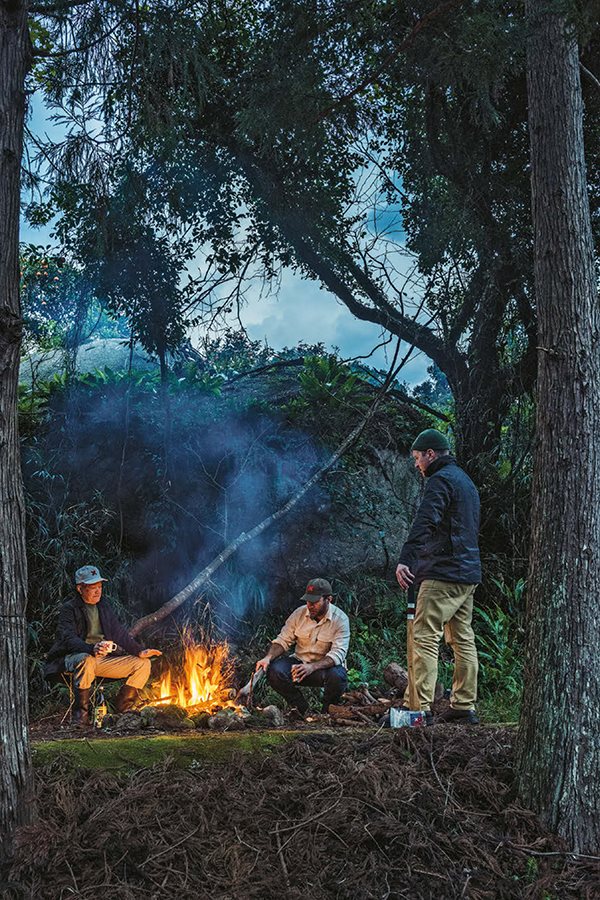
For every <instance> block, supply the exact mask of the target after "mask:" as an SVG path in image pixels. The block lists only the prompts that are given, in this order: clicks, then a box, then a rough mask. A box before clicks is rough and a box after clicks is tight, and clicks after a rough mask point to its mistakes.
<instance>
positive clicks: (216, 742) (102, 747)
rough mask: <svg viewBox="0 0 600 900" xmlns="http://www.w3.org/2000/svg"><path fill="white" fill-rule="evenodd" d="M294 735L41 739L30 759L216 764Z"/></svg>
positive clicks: (98, 764)
mask: <svg viewBox="0 0 600 900" xmlns="http://www.w3.org/2000/svg"><path fill="white" fill-rule="evenodd" d="M297 736H298V732H297V731H263V732H259V733H257V732H252V733H251V734H250V733H249V734H243V733H240V732H232V733H224V734H195V735H185V736H181V735H179V734H175V735H170V734H161V735H156V736H155V737H145V736H137V735H136V736H131V737H106V738H101V739H92V740H90V739H88V738H71V739H67V740H61V741H40V742H36V743H35V744H34V745H33V762H34V765H36V766H45V765H48V763H51V762H52V761H53V760H54V759H55V758H56V757H58V756H65V755H66V756H68V757H70V760H71V761H72V762H73V763H74V764H75V765H77V766H82V767H83V768H87V769H138V768H145V767H149V766H153V765H155V764H156V763H158V762H161V760H163V759H164V758H165V757H167V756H170V757H173V759H174V761H175V764H176V765H177V766H179V767H181V768H187V767H188V766H189V765H190V763H192V762H193V761H194V760H203V761H212V762H215V763H219V762H224V761H226V760H227V759H229V758H230V757H231V756H232V755H233V754H235V753H239V752H246V753H248V752H250V753H256V752H269V751H270V750H272V749H274V748H275V747H277V746H279V745H281V744H283V743H285V742H286V741H289V740H291V739H292V738H295V737H297Z"/></svg>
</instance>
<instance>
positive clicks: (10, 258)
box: [0, 0, 31, 860]
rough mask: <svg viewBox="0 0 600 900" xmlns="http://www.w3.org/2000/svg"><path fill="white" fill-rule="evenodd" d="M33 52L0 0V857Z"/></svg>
mask: <svg viewBox="0 0 600 900" xmlns="http://www.w3.org/2000/svg"><path fill="white" fill-rule="evenodd" d="M29 59H30V45H29V35H28V31H27V5H26V3H23V2H21V0H0V672H1V677H0V747H1V751H0V752H1V754H2V755H1V758H0V860H4V859H5V858H6V857H7V856H9V855H10V851H11V844H12V836H13V833H14V829H15V827H16V826H17V825H19V824H21V823H24V822H26V821H27V820H28V818H29V815H30V812H31V807H30V804H29V796H28V793H29V784H30V777H31V776H30V773H31V761H30V755H29V739H28V733H27V662H26V645H25V639H26V622H25V604H26V590H27V570H26V559H25V510H24V502H23V491H22V483H21V465H20V454H19V438H18V431H17V387H18V381H19V348H20V341H21V326H22V322H21V310H20V302H19V203H20V172H21V154H22V143H23V122H24V115H25V89H24V84H25V75H26V72H27V67H28V65H29Z"/></svg>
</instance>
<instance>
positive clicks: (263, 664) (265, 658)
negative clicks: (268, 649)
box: [254, 656, 271, 675]
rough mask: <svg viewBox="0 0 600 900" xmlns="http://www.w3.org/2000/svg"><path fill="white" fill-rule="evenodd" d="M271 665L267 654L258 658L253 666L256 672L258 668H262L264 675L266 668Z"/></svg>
mask: <svg viewBox="0 0 600 900" xmlns="http://www.w3.org/2000/svg"><path fill="white" fill-rule="evenodd" d="M270 665H271V660H270V659H269V657H268V656H263V658H262V659H259V660H258V662H257V663H256V665H255V666H254V671H255V672H258V670H259V669H262V670H263V672H264V673H265V675H266V674H267V669H268V668H269V666H270Z"/></svg>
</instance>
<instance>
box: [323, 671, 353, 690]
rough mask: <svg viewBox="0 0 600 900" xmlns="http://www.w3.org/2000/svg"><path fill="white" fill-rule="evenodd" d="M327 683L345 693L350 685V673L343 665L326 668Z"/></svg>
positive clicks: (328, 685)
mask: <svg viewBox="0 0 600 900" xmlns="http://www.w3.org/2000/svg"><path fill="white" fill-rule="evenodd" d="M325 684H326V685H327V687H329V688H332V689H334V690H339V691H340V693H343V692H344V691H345V690H346V687H347V685H348V674H347V672H346V670H345V668H344V667H343V666H332V667H331V668H330V669H325Z"/></svg>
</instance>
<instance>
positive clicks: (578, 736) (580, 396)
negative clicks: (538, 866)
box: [518, 0, 600, 854]
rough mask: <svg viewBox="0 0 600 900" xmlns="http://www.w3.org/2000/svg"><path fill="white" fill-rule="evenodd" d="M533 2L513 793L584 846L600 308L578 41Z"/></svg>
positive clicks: (588, 842)
mask: <svg viewBox="0 0 600 900" xmlns="http://www.w3.org/2000/svg"><path fill="white" fill-rule="evenodd" d="M552 10H553V7H552V6H551V5H548V4H546V3H545V0H529V4H528V16H529V26H530V38H529V46H528V93H529V131H530V141H531V164H532V204H533V220H534V228H535V281H536V294H537V307H538V323H539V344H540V346H539V348H538V354H539V360H538V365H539V369H538V385H537V446H536V452H535V464H534V465H535V468H534V482H533V498H532V503H533V510H532V543H531V558H530V571H529V594H528V608H527V631H528V634H527V656H526V678H525V693H524V698H523V711H522V717H521V725H520V730H519V739H518V759H519V792H520V796H521V798H522V800H524V801H525V803H527V804H528V805H529V806H530V807H532V808H533V809H534V810H535V811H536V812H538V813H539V815H540V816H541V818H542V820H543V821H544V823H545V824H546V825H547V826H549V827H550V828H551V829H552V830H554V831H556V832H558V833H559V834H560V835H562V836H563V837H564V838H565V839H566V840H567V842H568V844H569V846H570V847H571V848H572V849H573V850H575V851H576V852H584V853H585V852H587V853H592V854H595V853H597V852H598V850H599V849H600V817H598V813H597V807H596V802H597V801H596V797H597V789H598V784H599V783H600V676H599V673H600V667H599V666H598V647H599V646H600V615H599V612H600V610H599V601H598V598H599V597H600V466H599V465H598V460H597V453H596V450H597V446H598V441H599V439H600V384H599V382H598V369H599V363H600V359H599V353H598V340H599V337H600V313H599V309H598V297H597V293H596V285H595V277H594V257H593V244H592V236H591V225H590V210H589V201H588V196H587V188H586V172H585V159H584V151H583V128H582V118H583V107H582V98H581V85H580V82H579V59H578V52H577V43H576V40H575V39H574V37H573V36H572V35H571V34H570V32H569V26H568V25H567V23H566V22H565V19H564V18H562V17H561V16H560V15H559V14H558V13H556V12H552Z"/></svg>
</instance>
